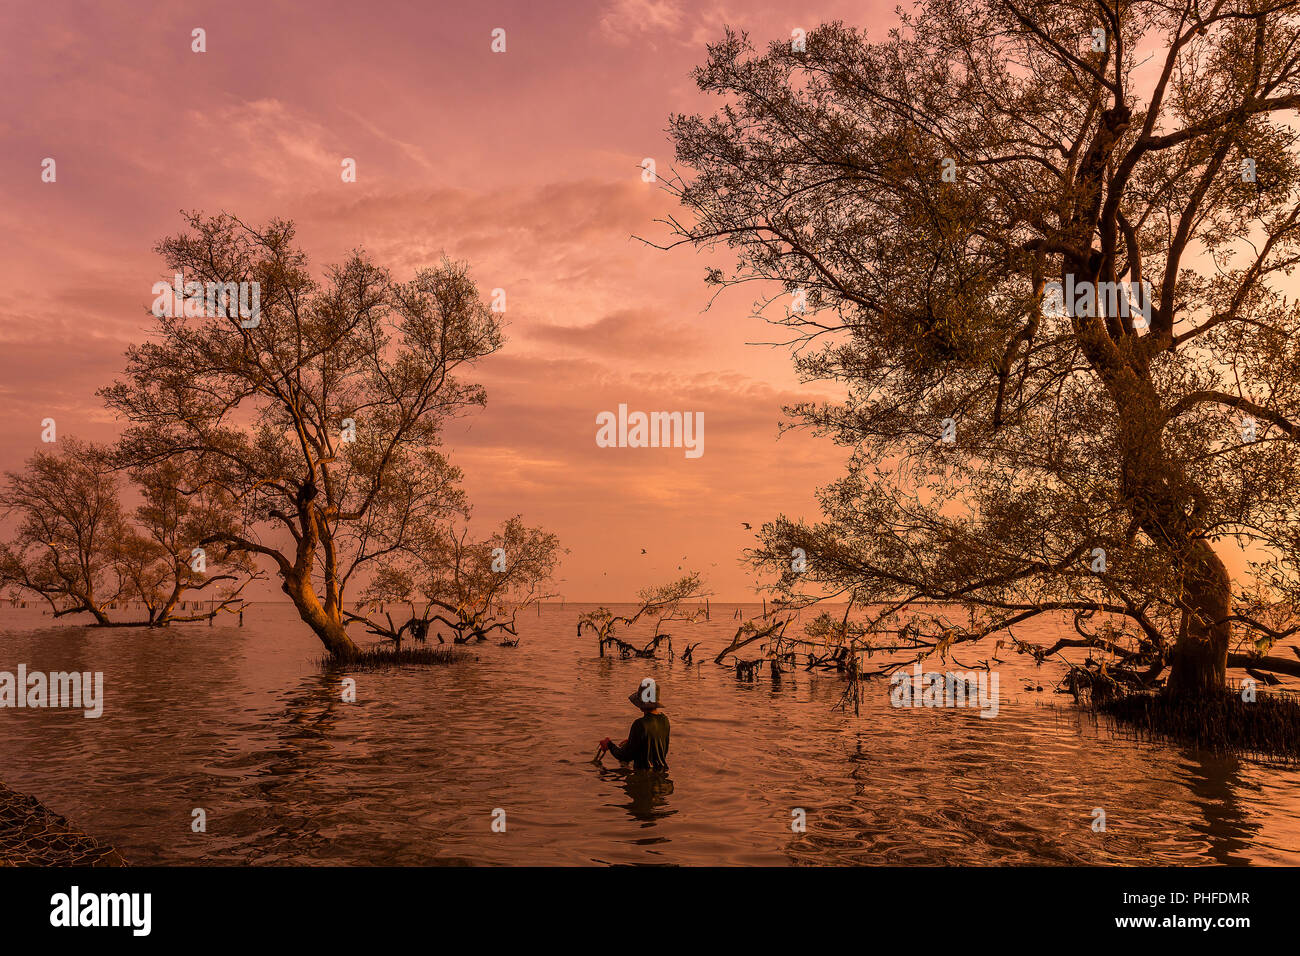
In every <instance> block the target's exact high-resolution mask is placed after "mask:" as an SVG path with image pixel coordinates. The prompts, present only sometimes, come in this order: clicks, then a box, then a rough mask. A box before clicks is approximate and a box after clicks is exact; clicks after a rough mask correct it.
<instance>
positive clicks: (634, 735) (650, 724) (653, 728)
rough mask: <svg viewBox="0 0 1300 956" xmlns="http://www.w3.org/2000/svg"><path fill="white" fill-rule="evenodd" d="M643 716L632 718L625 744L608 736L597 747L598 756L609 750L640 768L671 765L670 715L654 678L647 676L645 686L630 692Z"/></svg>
mask: <svg viewBox="0 0 1300 956" xmlns="http://www.w3.org/2000/svg"><path fill="white" fill-rule="evenodd" d="M627 699H628V700H629V701H631V702H632V704H633V706H635V707H637V708H639V709H640V710H641V714H642V716H640V717H638V718H637V719H636V720H634V721H632V729H631V730H629V731H628V734H627V740H625V741H623V742H622V743H621V744H616V743H614V741H612V740H610V739H609V738H608V737H606V738H605V739H604V740H602V741H601V742H600V749H599V750H597V751H596V760H597V762H599V761H600V758H601V757H603V756H605V753H606V752H607V751H608V752H609V753H612V754H613V755H614V756H615V757H617V758H618V759H619V760H622V761H623V762H624V763H628V762H630V763H631V764H632V766H633V767H635V768H636V769H637V770H651V769H653V770H667V769H668V715H667V714H665V713H664V712H663V707H662V706H661V704H662V703H663V701H662V697H661V695H660V693H659V688H658V686H657V685H656V684H655V682H654V679H653V678H650V677H647V678H645V680H643V681H641V686H640V687H638V688H637V689H636V690H634V691H633V692H632V693H630V694H628V695H627Z"/></svg>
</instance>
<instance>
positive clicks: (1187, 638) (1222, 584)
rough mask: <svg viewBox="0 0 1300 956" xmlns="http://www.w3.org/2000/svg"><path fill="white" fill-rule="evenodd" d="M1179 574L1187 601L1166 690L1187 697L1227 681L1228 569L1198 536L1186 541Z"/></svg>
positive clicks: (1217, 689) (1208, 691)
mask: <svg viewBox="0 0 1300 956" xmlns="http://www.w3.org/2000/svg"><path fill="white" fill-rule="evenodd" d="M1190 565H1191V566H1190V568H1189V569H1188V572H1187V575H1186V576H1185V578H1184V589H1183V593H1184V595H1185V598H1186V601H1187V603H1188V604H1189V605H1190V608H1191V610H1188V611H1184V612H1183V627H1182V631H1181V633H1180V634H1179V636H1178V640H1177V642H1176V643H1175V644H1174V649H1173V654H1172V656H1171V659H1170V673H1169V683H1168V685H1167V690H1168V693H1169V695H1170V696H1171V697H1175V698H1180V699H1190V698H1195V697H1205V696H1209V695H1211V694H1219V693H1222V691H1223V688H1224V687H1225V686H1226V684H1227V676H1228V675H1227V670H1228V642H1229V639H1230V637H1231V633H1232V628H1231V625H1230V624H1229V623H1228V621H1227V618H1228V616H1229V615H1230V614H1231V613H1232V598H1231V593H1232V586H1231V580H1230V578H1229V577H1228V570H1227V568H1225V567H1224V565H1223V561H1221V560H1220V559H1219V556H1218V555H1217V554H1215V553H1214V549H1213V548H1211V547H1210V545H1209V544H1208V543H1207V542H1205V541H1203V540H1198V541H1196V542H1195V543H1194V544H1193V545H1192V553H1191V555H1190Z"/></svg>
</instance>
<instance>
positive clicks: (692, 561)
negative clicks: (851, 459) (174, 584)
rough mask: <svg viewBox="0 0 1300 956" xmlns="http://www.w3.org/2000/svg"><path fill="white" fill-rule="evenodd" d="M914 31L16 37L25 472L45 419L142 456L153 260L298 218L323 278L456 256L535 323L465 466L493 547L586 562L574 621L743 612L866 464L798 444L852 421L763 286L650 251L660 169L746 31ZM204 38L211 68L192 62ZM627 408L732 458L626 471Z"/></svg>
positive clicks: (229, 7)
mask: <svg viewBox="0 0 1300 956" xmlns="http://www.w3.org/2000/svg"><path fill="white" fill-rule="evenodd" d="M892 9H893V6H892V3H888V2H885V3H881V2H871V3H856V4H848V3H840V2H836V3H829V4H826V3H820V4H816V5H803V4H799V3H790V2H788V0H782V2H780V3H779V4H778V3H767V2H758V3H755V2H746V3H743V4H740V3H736V4H734V5H733V4H730V3H710V2H704V3H690V2H687V0H580V2H572V3H570V2H566V3H564V4H563V5H561V4H553V3H544V2H537V0H521V2H513V3H496V2H481V0H479V2H464V3H461V2H456V3H426V2H421V3H367V4H358V3H351V2H326V3H313V4H311V5H309V6H307V7H304V6H301V5H299V6H297V7H295V5H293V4H289V3H280V2H273V0H272V2H268V0H258V2H251V3H245V2H229V0H223V2H220V3H210V4H205V3H199V4H176V3H170V4H164V3H157V4H151V3H147V2H133V3H131V4H129V5H112V6H109V5H102V6H98V5H90V4H84V5H83V4H72V3H60V2H54V3H41V4H34V5H28V4H24V5H18V4H10V5H6V6H5V8H4V9H3V10H0V37H3V44H4V55H3V58H2V59H0V142H3V143H4V144H5V145H4V149H3V150H0V182H2V183H3V189H2V192H0V226H2V228H0V399H2V400H3V402H4V404H5V407H6V410H7V415H6V418H5V420H6V422H7V423H8V427H6V428H4V429H3V430H0V469H5V470H7V469H13V468H17V467H19V466H20V465H21V463H22V462H23V460H24V459H26V458H27V456H29V455H30V454H31V453H32V452H33V451H34V450H36V449H37V448H39V447H41V442H40V433H41V421H42V420H43V419H45V418H54V419H55V421H56V423H57V430H58V434H59V435H75V436H78V437H82V438H89V439H95V440H103V441H107V440H111V439H112V438H114V437H115V436H116V435H117V434H118V431H119V429H120V423H119V422H117V421H115V419H114V417H113V414H112V413H111V412H109V411H107V410H106V409H104V408H103V406H102V404H101V403H100V401H99V399H98V398H97V397H96V396H95V390H96V389H97V388H99V387H100V386H102V385H105V384H107V383H108V382H110V381H111V380H112V379H113V378H114V377H115V376H116V375H117V374H118V373H119V372H120V371H121V369H122V367H123V358H122V355H123V352H124V350H125V349H126V347H127V346H128V345H129V344H130V343H133V342H140V341H143V340H144V339H145V338H146V335H147V330H148V327H149V325H150V321H151V317H150V316H149V315H148V308H149V305H150V303H151V302H152V300H153V296H152V294H151V292H150V289H151V287H152V285H153V283H154V282H156V281H158V280H159V279H161V278H164V277H165V275H164V273H165V270H164V269H163V266H162V263H161V261H160V260H159V259H158V257H157V256H156V255H155V254H154V253H153V252H152V251H151V250H152V247H153V246H154V244H155V243H156V242H157V241H158V240H159V239H161V238H162V237H164V236H167V235H172V234H175V233H177V232H178V231H180V229H181V220H180V211H181V210H200V211H203V212H207V213H216V212H221V211H225V212H229V213H232V214H234V215H237V216H239V217H240V218H241V219H243V220H244V221H246V222H250V223H262V222H265V221H266V220H268V219H270V218H272V217H281V218H289V219H292V220H294V221H295V222H296V223H297V224H298V230H299V233H298V237H299V241H300V243H301V245H302V247H303V248H304V249H305V250H306V251H307V253H308V255H309V256H310V258H311V261H312V264H313V267H314V268H315V269H317V270H318V273H319V271H321V270H322V269H323V267H324V266H325V265H327V264H329V263H334V262H339V261H342V260H343V259H344V258H345V257H346V256H347V254H348V253H349V252H350V251H351V250H353V249H356V248H362V249H364V250H365V251H366V252H367V253H369V254H370V255H371V256H373V257H374V259H375V260H376V261H377V262H378V263H379V264H381V265H384V266H387V267H388V268H390V269H391V270H392V271H393V273H394V275H395V277H396V278H398V279H399V280H405V279H407V278H410V276H411V275H412V274H413V273H414V272H415V271H416V270H417V269H419V268H422V267H425V266H430V265H433V264H435V263H436V262H437V261H438V259H439V258H440V257H441V256H442V255H443V254H446V255H448V256H450V257H452V258H454V259H461V260H465V261H467V262H468V263H469V266H470V269H471V273H472V275H473V276H474V278H475V280H476V282H477V283H478V285H479V287H480V289H481V290H482V291H483V295H484V298H485V300H486V299H487V298H488V297H489V295H490V292H491V290H492V289H494V288H502V289H504V290H505V291H506V314H505V320H506V323H507V329H506V339H507V341H506V344H505V347H504V348H503V349H502V350H501V351H500V352H499V353H498V354H496V355H494V356H492V357H491V358H489V359H487V360H485V361H484V362H483V363H482V364H481V365H480V366H479V368H478V380H479V381H481V382H482V383H483V384H484V385H485V386H486V388H487V391H488V405H487V407H486V409H483V410H480V411H478V412H477V413H475V414H474V415H473V416H472V417H471V418H470V419H468V420H467V421H465V422H464V423H460V424H457V425H456V426H454V427H453V428H452V429H451V430H450V431H449V432H448V436H447V447H448V450H449V452H450V454H451V457H452V460H453V461H454V462H455V463H456V464H458V465H459V466H460V467H461V468H462V469H463V470H464V472H465V488H466V490H467V491H468V493H469V495H470V498H471V500H472V502H473V503H474V514H473V522H474V526H475V527H476V528H479V527H482V528H483V529H484V531H486V530H487V527H486V526H488V525H492V524H495V523H496V522H498V521H500V520H501V519H503V518H505V517H507V516H510V515H513V514H516V513H519V514H522V515H523V516H524V518H525V519H526V520H527V521H528V522H529V523H533V524H541V525H544V526H545V527H547V528H549V529H550V530H552V531H554V532H556V533H557V534H558V535H559V537H560V541H561V544H562V546H563V547H565V548H567V549H568V553H567V554H566V555H565V558H564V562H563V565H562V567H561V568H560V571H559V573H558V575H557V579H558V580H557V588H556V589H557V590H558V592H559V593H561V594H562V595H563V596H564V597H565V598H566V599H567V600H570V601H615V600H623V599H628V598H631V597H632V596H633V595H634V594H635V593H636V592H637V591H639V590H640V589H642V588H644V587H646V586H648V585H653V584H659V583H663V582H666V581H668V580H670V579H672V578H675V577H677V576H679V575H680V573H681V572H679V570H678V569H679V567H680V568H682V569H683V570H689V569H696V570H699V571H701V572H703V573H704V575H705V578H706V583H707V585H708V589H709V590H710V591H711V592H712V594H713V595H714V596H715V599H716V600H719V601H735V600H747V599H750V598H751V597H752V596H753V594H754V592H753V583H754V582H753V578H752V575H751V573H750V572H748V571H747V570H746V569H745V568H744V567H743V566H742V564H741V563H740V560H739V559H740V558H741V555H742V552H743V550H744V549H745V548H746V547H749V546H752V545H753V544H754V540H755V539H754V534H755V531H756V530H757V528H758V526H759V525H760V524H761V523H762V522H763V521H765V520H769V519H771V518H773V517H775V516H776V515H778V514H786V515H788V516H790V517H808V518H815V517H816V515H817V507H816V498H815V489H816V488H817V487H818V486H820V485H824V484H826V483H827V482H829V481H830V480H832V479H834V478H835V477H836V476H837V475H838V474H840V473H841V472H842V469H843V461H844V458H845V454H846V452H845V450H844V449H842V448H837V447H835V446H833V445H831V444H830V443H828V442H827V441H825V440H822V439H817V438H815V437H814V436H811V435H809V434H806V433H802V432H794V433H787V434H785V435H784V436H778V425H779V423H780V422H781V420H782V412H781V409H782V406H783V405H785V404H788V403H790V402H792V401H797V400H801V399H806V398H810V397H811V398H818V397H833V395H834V392H833V391H827V389H828V386H827V385H825V384H821V383H811V384H801V383H800V382H798V381H797V379H796V378H795V376H794V374H793V372H792V370H791V364H790V356H789V353H788V351H785V350H783V349H780V348H773V347H770V346H766V345H763V344H756V343H764V342H769V341H771V339H772V338H773V329H772V328H771V327H770V326H767V325H766V324H765V323H764V322H763V321H762V320H761V319H757V318H755V317H754V316H753V307H754V302H755V298H756V297H757V294H758V293H757V292H756V291H755V288H754V287H753V286H741V287H739V288H737V289H734V290H729V291H728V292H726V293H724V294H723V295H722V296H721V297H720V298H719V299H717V300H716V301H715V302H713V304H712V305H711V306H710V299H711V297H712V293H713V291H714V290H712V289H711V288H710V287H707V286H706V285H705V284H704V282H703V277H704V274H705V269H706V266H708V265H710V264H713V263H720V264H723V265H725V264H726V263H727V261H728V260H727V257H726V254H725V252H724V253H713V254H710V253H701V252H697V251H695V250H694V249H690V248H685V247H683V248H678V249H675V250H670V251H662V250H659V249H655V248H652V247H650V246H647V245H646V244H645V243H643V242H640V241H638V239H637V238H636V237H638V236H639V237H643V238H645V239H649V240H653V241H657V242H664V241H666V240H667V239H668V233H667V231H666V229H665V227H663V226H662V225H660V224H657V223H656V222H655V220H656V219H657V218H662V217H664V216H667V215H671V214H674V213H679V212H680V210H679V207H677V205H676V204H675V202H674V201H673V199H672V197H671V196H670V195H669V194H668V193H666V192H665V191H664V190H663V189H662V188H661V187H660V186H659V185H658V184H650V183H646V182H643V179H642V175H641V173H642V161H643V160H644V159H646V158H651V159H654V160H655V162H656V166H657V167H658V168H660V169H661V170H662V169H664V168H668V167H669V166H670V165H671V162H672V149H671V144H670V142H669V139H668V136H667V134H666V132H665V129H666V127H667V123H668V119H669V116H670V115H671V114H673V113H678V112H686V113H691V112H707V111H710V110H712V109H713V108H715V107H716V105H717V101H716V100H710V99H708V98H705V97H704V96H703V95H702V94H700V92H699V91H698V90H697V89H696V87H695V85H694V83H693V81H692V79H691V70H692V68H693V67H694V66H696V65H698V64H700V63H702V62H703V61H704V58H705V45H706V44H707V43H708V42H712V41H715V40H717V39H719V38H720V37H721V35H722V31H723V27H724V25H730V26H733V27H735V28H738V29H742V30H746V31H748V32H749V33H750V34H751V36H752V37H753V38H754V39H755V41H756V42H758V43H766V42H767V41H768V40H769V39H776V38H787V37H789V36H790V33H791V30H793V29H794V28H796V27H799V28H803V29H811V28H812V27H814V26H815V25H816V24H818V23H820V22H823V21H826V20H833V19H844V20H845V21H847V22H850V23H856V24H857V25H860V26H866V27H868V28H869V29H870V30H871V31H872V34H873V35H875V33H876V32H877V31H879V32H880V33H881V35H882V36H883V31H884V30H885V29H886V28H887V26H888V23H889V21H890V20H892V14H888V13H887V11H891V10H892ZM308 10H309V11H310V12H309V13H308V12H307V11H308ZM195 28H202V29H203V30H204V31H205V33H206V37H205V39H206V52H203V53H196V52H194V51H193V50H192V49H191V47H192V43H193V40H192V31H193V30H194V29H195ZM497 28H500V29H503V30H504V31H505V40H506V51H505V52H504V53H494V52H493V51H492V49H491V46H492V32H493V30H494V29H497ZM47 157H48V158H53V159H54V160H55V162H56V167H55V169H56V175H57V178H56V181H55V182H52V183H50V182H42V179H41V170H42V161H43V160H44V159H45V158H47ZM344 158H352V159H355V161H356V171H357V176H356V182H351V183H348V182H343V180H342V177H341V175H340V170H341V162H342V160H343V159H344ZM621 403H622V404H626V405H627V406H628V407H629V409H631V410H643V411H683V412H702V413H703V416H704V433H703V440H704V445H703V447H704V452H703V454H702V455H701V456H699V457H698V458H689V457H687V456H686V455H685V454H684V452H683V450H682V449H674V448H656V449H637V448H602V447H598V446H597V444H596V441H595V436H596V431H597V428H596V416H597V415H598V414H599V413H600V412H602V411H615V410H617V408H618V406H619V404H621ZM744 522H748V523H750V524H752V525H753V526H754V530H745V528H744V527H743V523H744ZM643 548H644V549H645V551H646V553H645V554H644V555H643V554H641V550H642V549H643Z"/></svg>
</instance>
